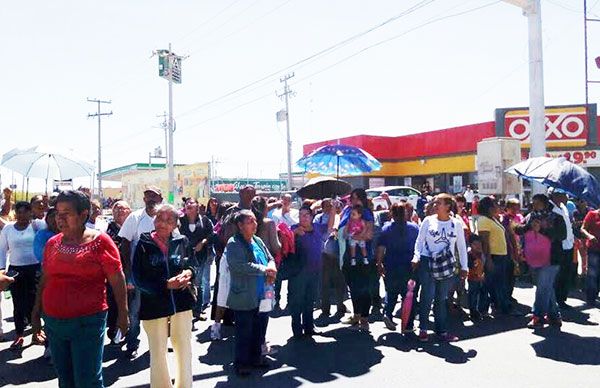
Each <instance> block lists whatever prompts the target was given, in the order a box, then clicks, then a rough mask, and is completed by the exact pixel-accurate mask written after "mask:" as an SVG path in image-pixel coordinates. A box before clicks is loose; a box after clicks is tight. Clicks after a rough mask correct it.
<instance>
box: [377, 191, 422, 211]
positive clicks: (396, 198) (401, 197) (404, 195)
mask: <svg viewBox="0 0 600 388" xmlns="http://www.w3.org/2000/svg"><path fill="white" fill-rule="evenodd" d="M383 192H386V193H387V194H388V195H389V196H390V201H391V202H392V203H397V202H400V201H406V202H408V203H410V204H411V205H413V207H414V208H415V209H416V207H417V199H419V197H420V196H421V193H420V192H419V190H417V189H415V188H413V187H410V186H383V187H376V188H374V189H368V190H367V197H368V198H371V200H372V201H373V206H374V208H375V209H377V207H378V206H381V207H382V208H384V209H387V202H386V200H384V199H383V198H381V194H382V193H383Z"/></svg>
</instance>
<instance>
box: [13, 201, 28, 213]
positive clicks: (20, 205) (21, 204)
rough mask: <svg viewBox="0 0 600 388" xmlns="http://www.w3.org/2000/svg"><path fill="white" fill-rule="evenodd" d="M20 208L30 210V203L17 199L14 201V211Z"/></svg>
mask: <svg viewBox="0 0 600 388" xmlns="http://www.w3.org/2000/svg"><path fill="white" fill-rule="evenodd" d="M21 209H23V210H25V211H27V212H30V211H31V203H29V202H27V201H19V202H17V203H15V211H16V212H18V211H19V210H21Z"/></svg>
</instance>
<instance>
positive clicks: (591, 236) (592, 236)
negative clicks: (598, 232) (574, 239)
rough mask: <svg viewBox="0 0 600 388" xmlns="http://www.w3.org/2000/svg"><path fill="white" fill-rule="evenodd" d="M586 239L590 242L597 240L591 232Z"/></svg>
mask: <svg viewBox="0 0 600 388" xmlns="http://www.w3.org/2000/svg"><path fill="white" fill-rule="evenodd" d="M588 240H589V241H590V242H591V243H595V242H597V241H598V239H597V238H596V236H594V235H593V234H592V235H590V237H589V238H588Z"/></svg>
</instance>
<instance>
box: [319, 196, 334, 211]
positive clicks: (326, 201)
mask: <svg viewBox="0 0 600 388" xmlns="http://www.w3.org/2000/svg"><path fill="white" fill-rule="evenodd" d="M332 207H333V200H332V199H331V198H323V200H322V201H321V210H322V211H323V213H325V214H329V213H330V212H331V208H332Z"/></svg>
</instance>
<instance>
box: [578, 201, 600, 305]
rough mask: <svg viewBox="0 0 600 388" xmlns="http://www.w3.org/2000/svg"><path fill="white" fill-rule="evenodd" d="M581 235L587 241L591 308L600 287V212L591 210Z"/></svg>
mask: <svg viewBox="0 0 600 388" xmlns="http://www.w3.org/2000/svg"><path fill="white" fill-rule="evenodd" d="M581 233H582V234H583V235H584V236H585V237H586V239H587V244H586V245H587V249H588V271H587V275H586V278H585V296H586V301H587V303H588V304H589V305H590V306H595V305H596V298H597V297H598V289H599V286H600V242H599V241H600V210H591V211H589V212H588V214H587V215H586V216H585V218H584V219H583V226H582V227H581Z"/></svg>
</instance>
